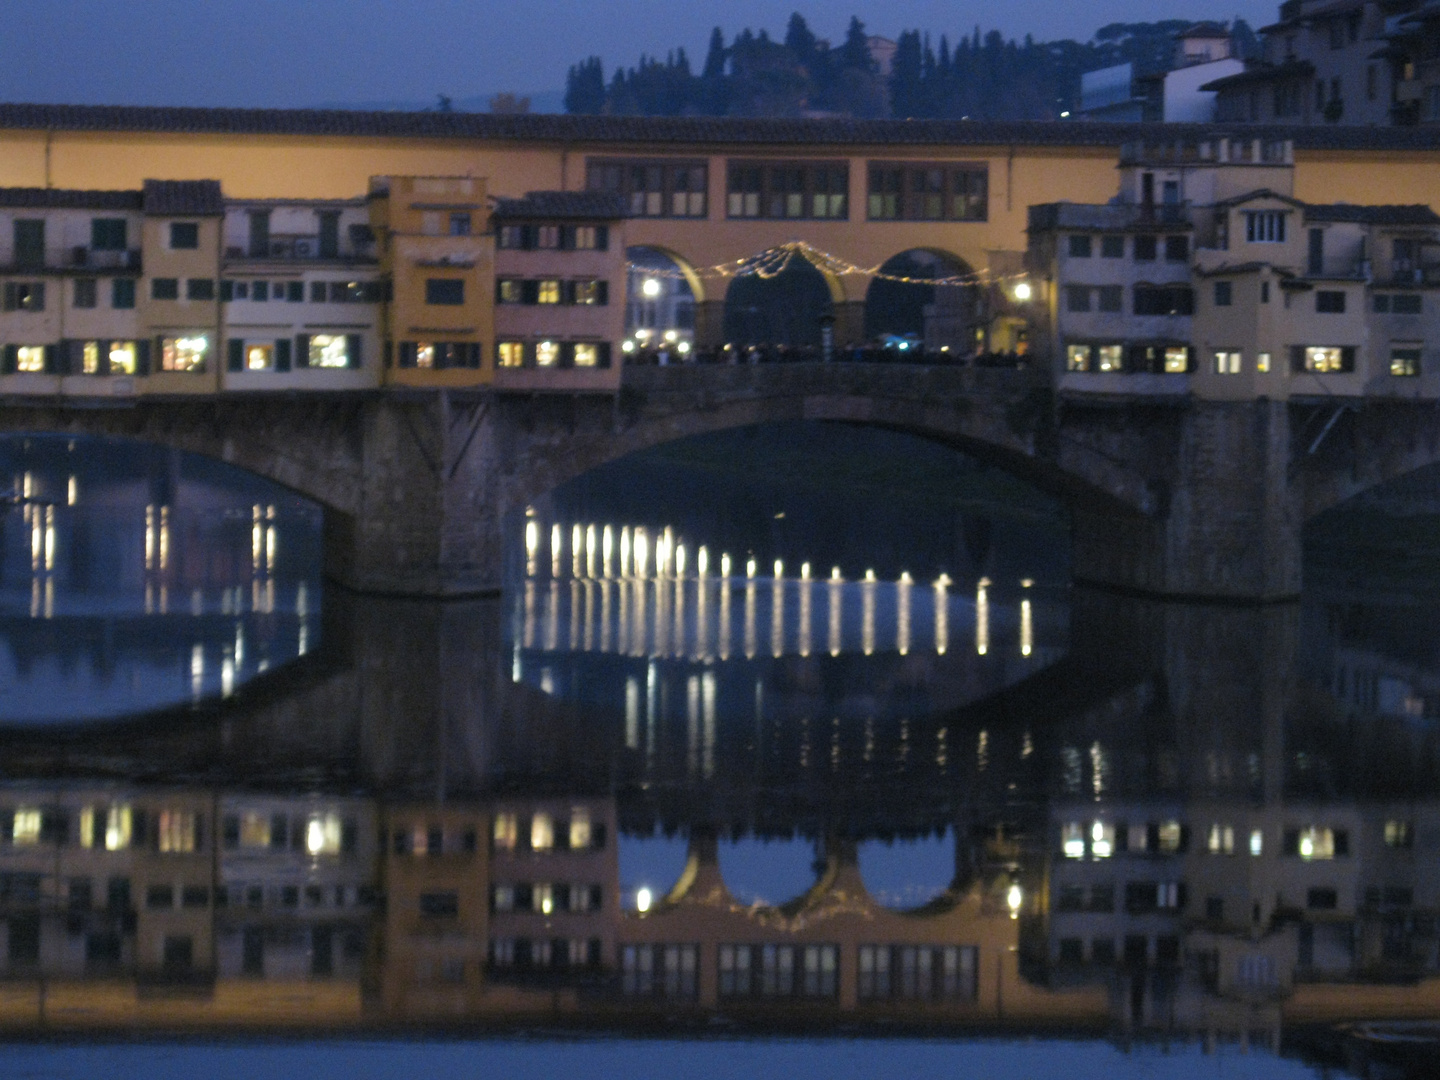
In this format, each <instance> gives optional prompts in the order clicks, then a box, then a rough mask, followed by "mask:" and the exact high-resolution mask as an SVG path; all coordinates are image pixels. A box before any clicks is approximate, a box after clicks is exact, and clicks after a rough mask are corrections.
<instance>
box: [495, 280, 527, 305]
mask: <svg viewBox="0 0 1440 1080" xmlns="http://www.w3.org/2000/svg"><path fill="white" fill-rule="evenodd" d="M524 284H525V283H524V282H523V281H520V280H519V279H518V278H500V279H499V280H497V281H496V282H495V302H496V303H497V304H519V303H523V302H524V299H525V290H524Z"/></svg>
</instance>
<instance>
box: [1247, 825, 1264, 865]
mask: <svg viewBox="0 0 1440 1080" xmlns="http://www.w3.org/2000/svg"><path fill="white" fill-rule="evenodd" d="M1264 851H1265V833H1264V831H1263V830H1261V829H1251V830H1250V854H1251V856H1252V857H1254V858H1256V859H1258V858H1259V857H1260V856H1261V854H1262V853H1263V852H1264Z"/></svg>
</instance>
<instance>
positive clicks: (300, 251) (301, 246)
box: [295, 240, 318, 259]
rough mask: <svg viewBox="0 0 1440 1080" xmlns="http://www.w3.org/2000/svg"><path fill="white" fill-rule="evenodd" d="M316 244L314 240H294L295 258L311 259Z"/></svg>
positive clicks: (313, 255)
mask: <svg viewBox="0 0 1440 1080" xmlns="http://www.w3.org/2000/svg"><path fill="white" fill-rule="evenodd" d="M317 246H318V245H317V244H316V243H315V241H314V240H296V241H295V258H297V259H313V258H314V257H315V250H316V247H317Z"/></svg>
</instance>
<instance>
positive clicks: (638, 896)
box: [635, 886, 652, 915]
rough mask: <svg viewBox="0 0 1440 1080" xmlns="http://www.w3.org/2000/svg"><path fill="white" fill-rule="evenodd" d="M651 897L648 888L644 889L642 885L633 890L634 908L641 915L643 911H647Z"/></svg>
mask: <svg viewBox="0 0 1440 1080" xmlns="http://www.w3.org/2000/svg"><path fill="white" fill-rule="evenodd" d="M651 899H652V897H651V895H650V890H649V889H646V888H644V887H643V886H642V887H641V888H639V889H637V890H636V891H635V910H636V911H638V912H640V913H641V914H642V915H643V914H644V913H645V912H647V911H649V910H650V901H651Z"/></svg>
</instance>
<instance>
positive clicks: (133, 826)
mask: <svg viewBox="0 0 1440 1080" xmlns="http://www.w3.org/2000/svg"><path fill="white" fill-rule="evenodd" d="M146 344H148V342H147V343H146ZM149 825H150V821H149V819H148V818H147V817H146V814H145V810H144V809H143V808H142V807H139V806H137V807H136V808H135V812H134V813H133V814H132V815H131V818H130V835H131V839H132V840H133V841H134V844H135V846H136V847H137V848H143V847H144V846H145V841H146V838H147V837H148V836H149Z"/></svg>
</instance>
